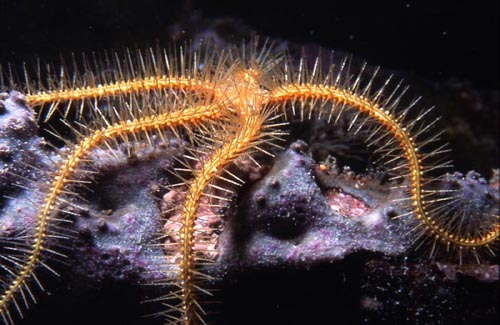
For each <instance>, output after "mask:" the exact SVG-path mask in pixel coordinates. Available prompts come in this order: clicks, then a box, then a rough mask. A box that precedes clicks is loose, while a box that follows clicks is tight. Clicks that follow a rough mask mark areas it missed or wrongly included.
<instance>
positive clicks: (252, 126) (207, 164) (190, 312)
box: [172, 111, 266, 325]
mask: <svg viewBox="0 0 500 325" xmlns="http://www.w3.org/2000/svg"><path fill="white" fill-rule="evenodd" d="M238 115H239V117H238V118H237V120H238V121H237V123H235V124H233V125H231V126H229V127H230V128H231V129H232V131H231V135H230V137H229V139H227V142H225V143H224V144H222V145H221V146H220V147H219V148H217V149H215V150H214V151H213V152H212V153H211V154H210V155H209V157H206V158H203V159H200V162H201V163H202V166H201V168H200V169H199V170H196V171H195V172H194V179H193V180H192V181H191V183H190V184H189V188H188V191H187V193H186V201H185V203H184V204H183V209H182V227H181V230H180V238H181V240H180V242H179V249H180V252H181V262H180V266H179V273H180V274H179V281H180V287H181V290H180V292H179V293H174V296H172V297H173V298H176V297H178V298H180V300H181V301H180V302H179V305H178V309H177V310H181V311H182V315H181V317H182V320H181V321H182V324H185V325H188V324H194V323H198V322H199V321H201V322H202V323H203V321H202V314H203V311H202V310H200V308H201V307H200V305H199V303H198V302H197V300H196V298H197V291H198V290H200V289H199V288H200V286H198V285H197V284H196V279H197V278H200V277H201V276H200V272H199V271H198V270H197V266H196V258H195V251H194V245H195V238H194V232H195V221H196V217H197V212H198V208H199V205H200V200H201V199H202V197H203V196H205V195H209V194H207V193H206V190H207V188H208V186H209V184H210V183H211V182H213V181H214V179H215V178H216V176H217V175H220V174H221V173H222V172H223V171H224V168H225V167H227V165H228V164H229V163H230V162H232V161H233V160H234V159H236V158H237V157H239V156H240V155H241V154H242V153H243V152H245V151H247V150H248V149H249V148H251V147H252V144H253V142H255V141H256V140H257V139H259V138H260V137H261V136H262V129H263V124H264V123H265V121H266V116H265V114H262V113H260V112H257V111H256V112H250V111H249V112H240V113H239V114H238ZM209 196H210V195H209Z"/></svg>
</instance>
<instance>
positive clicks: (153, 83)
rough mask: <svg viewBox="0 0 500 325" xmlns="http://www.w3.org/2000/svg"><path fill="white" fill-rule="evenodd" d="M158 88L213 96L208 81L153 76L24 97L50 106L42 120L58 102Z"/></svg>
mask: <svg viewBox="0 0 500 325" xmlns="http://www.w3.org/2000/svg"><path fill="white" fill-rule="evenodd" d="M162 89H172V90H185V91H194V92H198V93H201V94H204V95H213V94H214V92H215V91H214V85H213V84H211V83H210V82H207V81H203V80H198V79H193V78H188V77H173V78H172V77H168V76H154V77H149V78H144V79H132V80H124V81H117V82H114V83H108V84H99V85H96V86H93V87H91V86H87V87H76V88H71V89H60V90H57V89H56V90H48V91H41V92H37V93H32V94H28V95H26V101H27V103H28V104H29V105H33V106H43V105H46V104H50V105H51V107H50V109H49V111H48V112H47V116H46V118H45V119H46V120H47V119H49V118H50V117H51V116H52V115H53V114H54V112H55V109H56V108H57V106H58V105H59V104H60V103H65V102H76V101H83V100H95V99H100V98H105V97H113V96H118V95H120V96H121V95H126V94H131V93H141V92H149V91H157V90H162Z"/></svg>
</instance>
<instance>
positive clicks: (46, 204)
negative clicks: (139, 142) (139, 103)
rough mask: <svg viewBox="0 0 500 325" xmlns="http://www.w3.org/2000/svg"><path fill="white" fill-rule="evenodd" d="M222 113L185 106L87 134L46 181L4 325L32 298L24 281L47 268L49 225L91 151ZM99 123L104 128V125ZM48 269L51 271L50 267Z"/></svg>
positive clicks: (7, 298)
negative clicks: (11, 313)
mask: <svg viewBox="0 0 500 325" xmlns="http://www.w3.org/2000/svg"><path fill="white" fill-rule="evenodd" d="M223 113H224V112H223V110H222V109H221V107H219V106H218V105H209V106H202V107H200V106H198V107H188V108H185V109H183V110H178V111H173V112H168V113H163V114H157V115H151V116H147V117H141V118H136V119H133V120H127V121H121V122H119V123H116V124H112V125H110V126H109V127H102V128H100V129H97V130H94V131H90V132H89V133H88V135H86V136H83V137H82V138H81V140H80V141H78V143H77V144H76V145H74V147H72V149H71V151H70V152H69V153H68V154H67V155H65V157H64V158H63V160H62V162H61V164H60V166H59V167H58V169H57V171H56V172H55V173H54V174H53V176H52V178H51V180H50V181H49V184H50V186H49V187H48V189H47V191H46V193H45V194H44V195H45V198H44V200H43V202H42V204H41V207H40V210H39V212H38V215H37V217H36V227H35V231H34V233H33V235H32V239H31V243H30V245H29V246H28V248H27V249H26V255H25V258H23V259H22V260H16V263H15V265H16V266H15V267H14V268H12V269H10V270H9V273H10V274H11V277H10V278H9V279H7V280H6V285H5V288H6V289H5V291H4V292H2V293H1V296H0V316H2V317H3V318H4V320H6V323H10V321H8V320H10V319H11V317H10V312H9V309H8V308H9V306H10V305H14V306H15V307H16V309H17V310H18V311H19V313H21V309H20V307H19V303H18V301H17V300H18V298H19V299H22V300H23V301H24V302H25V304H27V302H26V295H25V292H26V291H28V292H29V293H30V295H29V296H31V297H33V296H32V295H31V291H29V289H27V288H28V284H27V281H28V280H29V279H30V278H34V279H35V280H36V282H37V283H39V282H38V280H37V279H36V276H35V270H36V268H37V267H39V266H40V265H42V266H44V267H45V268H49V266H47V264H45V263H44V262H43V256H42V254H43V253H44V252H53V251H52V250H51V249H50V248H48V247H47V239H49V238H51V237H53V236H57V234H53V233H52V230H51V228H52V227H51V225H52V223H53V222H55V219H54V213H55V212H56V211H57V210H58V207H59V205H60V204H61V203H64V202H70V201H71V200H68V198H67V196H68V195H70V194H68V193H72V191H71V189H70V188H71V187H72V186H73V184H74V183H75V182H76V183H78V182H77V181H75V180H74V177H75V172H76V171H77V170H78V168H80V165H81V164H82V162H84V161H86V160H87V157H88V156H89V154H90V153H91V152H92V150H94V149H96V148H98V147H99V146H101V145H103V144H104V143H107V142H109V143H111V145H113V141H115V140H120V139H122V140H123V139H125V138H131V139H132V138H136V136H138V135H143V134H146V136H148V135H147V134H149V133H150V132H151V133H155V132H156V133H159V132H162V131H166V130H169V129H178V128H182V127H188V128H193V127H198V126H200V125H201V124H202V123H207V122H208V121H212V120H217V119H219V118H220V117H221V114H223ZM101 124H102V125H104V124H105V122H102V123H101ZM49 270H50V271H52V269H50V268H49ZM52 272H54V271H52Z"/></svg>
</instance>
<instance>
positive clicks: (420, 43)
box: [0, 0, 499, 88]
mask: <svg viewBox="0 0 500 325" xmlns="http://www.w3.org/2000/svg"><path fill="white" fill-rule="evenodd" d="M498 7H499V6H498V2H497V1H427V2H426V1H410V0H408V1H359V0H355V1H315V0H309V1H298V2H297V3H292V1H259V0H257V1H179V0H177V1H164V0H142V1H118V0H106V1H105V0H101V1H81V0H80V1H7V0H1V7H0V27H1V32H0V44H1V45H0V46H1V50H0V62H1V63H2V64H5V63H6V62H12V63H14V64H19V62H20V61H23V60H26V61H32V60H33V58H34V57H37V56H38V57H41V58H42V59H43V60H48V61H50V60H54V58H57V57H58V55H59V53H63V54H67V53H69V52H71V51H74V52H76V53H78V52H79V51H82V50H84V51H92V50H99V49H107V48H108V49H109V48H111V47H113V48H120V47H125V46H135V45H139V46H140V45H141V44H145V43H148V42H149V44H151V43H152V42H154V41H155V40H157V39H161V38H162V36H163V35H164V34H165V33H166V30H167V28H168V26H170V25H171V24H172V23H173V22H177V21H179V20H181V19H182V17H185V16H186V15H189V14H190V13H192V12H194V11H198V12H201V13H202V14H203V15H204V16H205V17H221V16H229V17H233V18H235V19H237V20H240V21H241V22H243V23H245V24H248V25H249V26H251V27H252V28H253V29H255V30H256V31H257V32H258V33H259V34H261V35H266V36H271V37H281V38H284V39H288V40H292V41H296V42H299V43H308V42H314V43H318V44H320V45H322V46H325V47H328V48H333V49H338V50H345V51H348V52H352V53H355V54H356V55H358V56H360V57H362V58H365V59H366V60H367V61H368V62H369V63H370V64H376V65H381V66H383V67H389V68H396V69H399V70H404V71H409V72H416V73H417V74H418V75H420V76H423V77H426V78H428V79H431V80H440V78H448V77H450V76H457V77H460V78H465V79H468V80H471V81H472V82H473V83H474V84H475V85H477V86H479V87H486V88H497V87H498V58H499V51H498V48H499V37H498V36H499V35H498V30H499V28H498V27H499V26H498V25H499V23H498V16H499V10H498V9H499V8H498Z"/></svg>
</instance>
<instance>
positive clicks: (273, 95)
mask: <svg viewBox="0 0 500 325" xmlns="http://www.w3.org/2000/svg"><path fill="white" fill-rule="evenodd" d="M267 98H268V103H269V104H280V103H284V102H293V101H297V100H302V101H308V100H310V101H316V100H318V101H329V102H332V103H335V104H344V105H349V106H351V107H353V108H354V109H356V110H358V111H359V112H361V113H364V114H366V115H367V116H369V117H370V118H373V119H374V120H375V121H377V122H378V123H380V124H381V125H382V126H383V127H384V128H385V129H386V130H387V131H388V132H390V133H391V134H392V136H393V137H394V138H396V139H397V141H398V142H399V145H400V146H401V148H402V150H403V152H404V155H405V158H406V161H407V164H408V168H409V172H410V175H409V176H410V177H409V178H410V183H411V185H410V191H411V197H410V199H411V203H412V208H413V213H414V215H415V218H417V219H418V220H421V221H422V222H423V226H424V227H425V228H426V229H428V230H429V231H430V232H431V233H432V234H433V235H434V237H435V239H436V240H442V241H444V242H446V243H448V244H449V243H451V244H453V245H456V246H457V247H458V248H459V249H460V250H461V249H465V248H471V249H473V250H474V249H475V248H476V247H480V246H487V247H488V245H489V244H491V243H493V242H494V241H495V240H497V239H498V238H499V235H500V223H496V224H495V225H493V226H492V227H491V229H487V230H485V231H484V232H483V233H481V234H479V235H478V236H476V237H474V236H472V235H471V236H459V235H457V234H453V233H451V232H450V231H448V230H447V229H446V228H445V227H444V226H442V225H441V224H439V223H438V222H436V221H435V219H434V218H433V216H432V214H431V213H429V212H428V211H426V201H425V193H424V189H423V185H422V184H423V182H422V179H423V176H424V170H423V168H422V165H421V164H422V154H421V153H420V152H419V150H418V149H419V148H418V145H417V144H416V143H415V139H414V138H413V137H412V134H410V132H409V131H408V130H407V129H406V128H405V127H404V125H402V124H401V123H400V122H399V121H398V120H397V118H396V117H395V116H394V115H393V114H392V113H391V112H390V111H388V110H385V109H384V107H381V106H380V105H379V104H378V103H377V102H376V101H373V100H371V99H370V98H367V97H365V96H362V95H360V94H358V93H356V92H354V91H349V90H346V89H342V88H338V87H335V86H329V85H316V84H307V83H304V84H289V85H284V86H281V87H279V88H277V89H276V90H274V91H271V92H270V93H269V95H268V97H267ZM434 217H435V216H434Z"/></svg>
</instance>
